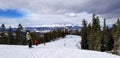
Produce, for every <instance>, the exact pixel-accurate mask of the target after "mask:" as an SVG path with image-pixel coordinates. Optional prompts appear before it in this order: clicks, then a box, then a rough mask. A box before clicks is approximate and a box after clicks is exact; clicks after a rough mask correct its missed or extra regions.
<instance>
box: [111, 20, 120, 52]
mask: <svg viewBox="0 0 120 58" xmlns="http://www.w3.org/2000/svg"><path fill="white" fill-rule="evenodd" d="M112 34H113V39H114V53H115V54H118V51H117V50H118V49H120V47H119V46H120V44H119V42H120V20H119V18H118V20H117V22H116V24H114V25H113V32H112Z"/></svg>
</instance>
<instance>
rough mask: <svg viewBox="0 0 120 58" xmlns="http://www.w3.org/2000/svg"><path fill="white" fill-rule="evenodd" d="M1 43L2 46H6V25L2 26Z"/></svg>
mask: <svg viewBox="0 0 120 58" xmlns="http://www.w3.org/2000/svg"><path fill="white" fill-rule="evenodd" d="M1 29H2V30H1V42H0V43H2V44H4V43H5V37H6V36H5V25H4V24H2V25H1Z"/></svg>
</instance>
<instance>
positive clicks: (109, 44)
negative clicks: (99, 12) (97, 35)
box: [101, 19, 113, 51]
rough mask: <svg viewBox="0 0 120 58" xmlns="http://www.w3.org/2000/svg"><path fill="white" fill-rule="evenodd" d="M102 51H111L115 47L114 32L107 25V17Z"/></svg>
mask: <svg viewBox="0 0 120 58" xmlns="http://www.w3.org/2000/svg"><path fill="white" fill-rule="evenodd" d="M101 43H102V47H101V48H102V51H105V50H106V51H110V50H112V48H113V39H112V34H111V32H110V31H109V29H108V26H106V19H104V27H103V39H102V42H101Z"/></svg>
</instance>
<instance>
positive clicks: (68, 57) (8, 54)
mask: <svg viewBox="0 0 120 58" xmlns="http://www.w3.org/2000/svg"><path fill="white" fill-rule="evenodd" d="M80 40H81V37H80V36H76V35H67V36H66V37H65V38H63V39H61V38H59V40H57V41H52V42H49V43H46V46H44V45H43V44H40V45H38V46H35V45H34V46H33V48H28V46H27V45H26V46H22V45H21V46H20V45H0V58H120V56H117V55H113V54H109V53H106V52H98V51H90V50H81V49H80V45H79V44H78V42H80ZM78 48H79V49H78Z"/></svg>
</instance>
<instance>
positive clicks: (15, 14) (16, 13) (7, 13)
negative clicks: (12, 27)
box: [0, 9, 24, 18]
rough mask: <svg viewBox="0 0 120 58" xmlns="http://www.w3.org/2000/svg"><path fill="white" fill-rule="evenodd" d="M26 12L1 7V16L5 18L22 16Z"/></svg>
mask: <svg viewBox="0 0 120 58" xmlns="http://www.w3.org/2000/svg"><path fill="white" fill-rule="evenodd" d="M23 16H24V14H23V13H22V12H21V11H18V10H15V9H6V10H3V9H0V17H5V18H21V17H23Z"/></svg>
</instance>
